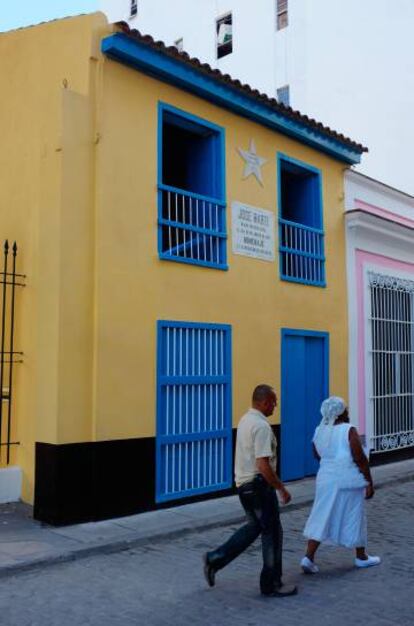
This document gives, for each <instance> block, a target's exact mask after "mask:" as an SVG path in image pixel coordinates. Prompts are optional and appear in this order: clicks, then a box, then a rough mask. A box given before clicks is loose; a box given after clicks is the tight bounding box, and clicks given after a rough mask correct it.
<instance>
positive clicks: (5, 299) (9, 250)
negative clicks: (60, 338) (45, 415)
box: [0, 239, 26, 465]
mask: <svg viewBox="0 0 414 626" xmlns="http://www.w3.org/2000/svg"><path fill="white" fill-rule="evenodd" d="M17 252H18V250H17V245H16V242H14V243H13V245H12V246H11V247H10V246H9V242H8V240H7V239H6V241H5V242H4V247H3V270H2V271H1V272H0V298H1V302H0V307H1V315H0V464H1V465H4V464H6V465H8V464H9V463H10V448H11V446H14V445H18V444H19V442H18V441H12V440H11V435H12V420H13V414H12V411H13V373H14V372H13V369H14V365H15V364H16V363H22V361H23V352H21V351H19V350H16V349H15V326H16V290H17V289H18V288H20V287H24V286H25V278H26V276H25V275H24V274H19V273H18V272H17ZM4 450H5V451H6V455H4Z"/></svg>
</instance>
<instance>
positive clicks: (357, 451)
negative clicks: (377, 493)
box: [349, 426, 374, 498]
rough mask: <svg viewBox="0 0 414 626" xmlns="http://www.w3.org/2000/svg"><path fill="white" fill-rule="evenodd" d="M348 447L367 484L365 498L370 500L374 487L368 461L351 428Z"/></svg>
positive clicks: (357, 436)
mask: <svg viewBox="0 0 414 626" xmlns="http://www.w3.org/2000/svg"><path fill="white" fill-rule="evenodd" d="M349 446H350V448H351V454H352V458H353V459H354V461H355V463H356V465H357V466H358V469H359V471H360V472H361V474H363V476H364V478H365V480H366V481H367V482H368V487H367V498H372V496H373V495H374V485H373V482H372V476H371V470H370V469H369V463H368V459H367V457H366V456H365V453H364V450H363V448H362V444H361V440H360V438H359V435H358V432H357V430H356V428H354V427H353V426H352V427H351V428H350V429H349Z"/></svg>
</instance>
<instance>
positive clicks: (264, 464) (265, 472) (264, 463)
mask: <svg viewBox="0 0 414 626" xmlns="http://www.w3.org/2000/svg"><path fill="white" fill-rule="evenodd" d="M256 466H257V469H258V471H259V472H260V474H261V475H262V476H263V478H264V479H265V480H266V481H267V482H268V483H269V485H271V486H272V487H274V488H275V489H276V490H277V491H279V493H280V497H281V499H282V502H283V504H288V502H290V501H291V499H292V496H291V495H290V493H289V491H288V490H287V489H286V487H285V486H284V484H283V483H282V481H281V480H280V478H279V476H278V475H277V474H276V472H274V471H273V469H272V467H271V465H270V463H269V457H267V456H265V457H261V458H259V459H256Z"/></svg>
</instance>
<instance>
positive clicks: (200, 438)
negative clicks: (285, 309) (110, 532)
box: [156, 321, 232, 502]
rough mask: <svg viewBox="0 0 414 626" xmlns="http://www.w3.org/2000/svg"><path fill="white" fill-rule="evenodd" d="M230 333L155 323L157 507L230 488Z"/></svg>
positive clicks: (209, 326) (218, 328)
mask: <svg viewBox="0 0 414 626" xmlns="http://www.w3.org/2000/svg"><path fill="white" fill-rule="evenodd" d="M230 342H231V328H230V326H227V325H216V324H198V323H185V322H166V321H160V322H158V359H157V361H158V365H157V378H158V381H157V383H158V384H157V387H158V393H157V437H156V442H157V443H156V445H157V457H156V463H157V487H156V499H157V502H163V501H165V500H174V499H178V498H183V497H187V496H191V495H196V494H202V493H207V492H211V491H218V490H220V489H225V488H228V487H230V486H231V484H232V419H231V345H230Z"/></svg>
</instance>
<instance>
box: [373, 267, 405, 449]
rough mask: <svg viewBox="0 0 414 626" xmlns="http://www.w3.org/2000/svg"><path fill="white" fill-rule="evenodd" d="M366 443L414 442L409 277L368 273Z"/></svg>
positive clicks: (396, 445) (378, 446)
mask: <svg viewBox="0 0 414 626" xmlns="http://www.w3.org/2000/svg"><path fill="white" fill-rule="evenodd" d="M369 287H370V296H371V339H372V389H373V394H372V414H373V424H372V446H373V452H387V451H391V450H395V449H397V448H407V447H410V446H414V281H410V280H404V279H400V278H396V277H392V276H383V275H381V274H377V273H374V272H370V274H369Z"/></svg>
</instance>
